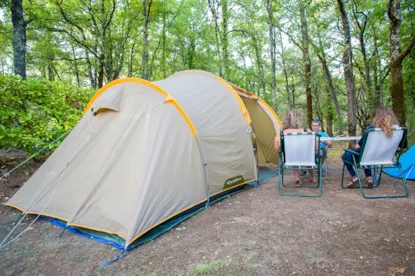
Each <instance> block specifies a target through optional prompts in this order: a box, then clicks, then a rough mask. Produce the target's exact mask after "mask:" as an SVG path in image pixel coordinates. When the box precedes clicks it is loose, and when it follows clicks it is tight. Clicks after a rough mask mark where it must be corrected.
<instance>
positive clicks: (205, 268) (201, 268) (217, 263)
mask: <svg viewBox="0 0 415 276" xmlns="http://www.w3.org/2000/svg"><path fill="white" fill-rule="evenodd" d="M224 265H226V263H225V262H224V261H222V260H213V261H211V262H210V263H208V264H198V265H197V266H196V267H195V268H194V269H193V274H194V275H215V274H216V273H217V272H219V270H220V269H221V267H223V266H224Z"/></svg>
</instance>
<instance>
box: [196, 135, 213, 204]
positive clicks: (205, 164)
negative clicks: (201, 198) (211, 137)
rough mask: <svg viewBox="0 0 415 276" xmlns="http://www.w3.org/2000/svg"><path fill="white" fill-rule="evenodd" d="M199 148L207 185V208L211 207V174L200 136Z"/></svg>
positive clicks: (197, 138) (197, 139)
mask: <svg viewBox="0 0 415 276" xmlns="http://www.w3.org/2000/svg"><path fill="white" fill-rule="evenodd" d="M196 141H197V146H198V147H199V151H200V156H201V157H202V164H203V171H204V172H205V183H206V197H207V200H206V206H205V208H207V207H208V206H209V205H210V189H209V172H208V164H207V162H206V158H205V152H204V150H203V146H202V142H201V141H200V138H199V136H198V135H196Z"/></svg>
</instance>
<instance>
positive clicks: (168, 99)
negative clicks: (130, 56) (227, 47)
mask: <svg viewBox="0 0 415 276" xmlns="http://www.w3.org/2000/svg"><path fill="white" fill-rule="evenodd" d="M128 82H135V83H138V84H142V85H145V86H148V87H150V88H152V89H154V90H156V91H157V92H159V93H161V94H162V95H163V96H166V103H169V104H173V105H174V106H175V107H176V108H177V109H178V110H179V112H180V113H181V115H182V116H183V117H184V119H185V120H186V123H187V124H188V125H189V127H190V129H191V130H192V133H193V135H194V136H196V135H197V131H196V128H195V126H194V125H193V122H192V120H191V119H190V117H189V115H187V113H186V111H185V110H184V109H183V107H182V106H181V105H180V104H179V103H178V102H177V101H176V99H175V98H174V97H173V96H171V95H170V94H169V93H167V92H166V91H164V90H163V89H162V88H160V87H158V86H157V85H155V84H154V83H151V82H149V81H146V80H143V79H139V78H124V79H118V80H115V81H112V82H110V83H108V84H106V85H105V86H103V87H102V88H101V89H99V90H98V91H97V92H96V93H95V94H94V96H92V98H91V100H90V101H89V103H88V105H87V106H86V108H85V110H84V115H85V114H86V113H87V112H88V111H89V109H90V108H91V106H92V104H93V103H94V102H95V101H96V100H97V99H98V98H99V96H101V94H102V93H104V92H105V91H106V90H108V89H109V88H111V87H113V86H115V85H117V84H121V83H128Z"/></svg>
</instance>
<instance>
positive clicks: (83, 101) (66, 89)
mask: <svg viewBox="0 0 415 276" xmlns="http://www.w3.org/2000/svg"><path fill="white" fill-rule="evenodd" d="M92 94H93V91H92V90H91V89H82V88H77V87H74V86H72V85H70V84H67V83H65V82H62V81H53V82H51V81H48V80H45V79H34V78H32V79H30V78H28V79H26V80H21V79H20V77H18V76H8V75H2V74H0V103H1V108H0V148H1V149H3V150H8V149H11V148H16V149H22V150H24V151H26V152H27V153H29V154H32V153H34V152H37V151H39V150H40V149H42V148H44V147H46V146H48V145H49V144H50V143H51V142H52V141H54V140H55V139H57V138H58V137H59V136H61V135H63V134H64V133H66V132H68V131H70V130H71V129H72V128H73V127H74V126H75V125H76V124H77V123H78V121H79V120H80V119H81V117H82V114H83V108H84V107H85V106H86V105H87V103H88V101H89V99H90V98H91V96H92ZM59 144H60V142H58V143H55V144H53V145H51V146H50V147H49V152H51V151H53V150H54V149H55V148H56V147H58V146H59Z"/></svg>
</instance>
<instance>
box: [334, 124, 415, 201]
mask: <svg viewBox="0 0 415 276" xmlns="http://www.w3.org/2000/svg"><path fill="white" fill-rule="evenodd" d="M406 134H407V130H406V128H404V127H395V128H394V129H393V135H392V137H391V138H388V137H387V136H386V135H385V133H384V131H383V130H382V129H380V128H370V129H368V130H366V133H365V134H364V135H363V141H362V147H361V150H360V153H358V152H356V151H353V150H350V149H344V150H345V152H349V153H351V154H352V155H353V162H348V161H346V160H344V163H343V173H342V183H341V185H342V188H345V187H344V186H343V182H344V167H345V164H346V163H348V164H351V165H352V166H353V169H354V170H355V171H356V175H357V177H358V180H359V186H360V191H361V193H362V196H363V197H364V198H398V197H407V196H408V187H407V185H406V181H405V178H404V176H403V174H402V169H401V164H400V163H399V157H400V151H399V150H398V148H399V147H400V148H402V143H403V141H405V139H406ZM395 154H396V162H394V161H393V158H394V156H395ZM388 167H393V168H399V172H400V174H401V179H402V183H403V186H404V189H405V194H404V195H386V196H368V195H366V194H365V191H364V190H365V189H364V187H363V185H362V181H361V179H360V175H359V169H375V170H376V171H378V172H379V176H376V177H375V179H377V182H378V184H377V185H376V187H378V186H379V184H380V180H381V174H382V169H383V168H388Z"/></svg>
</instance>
